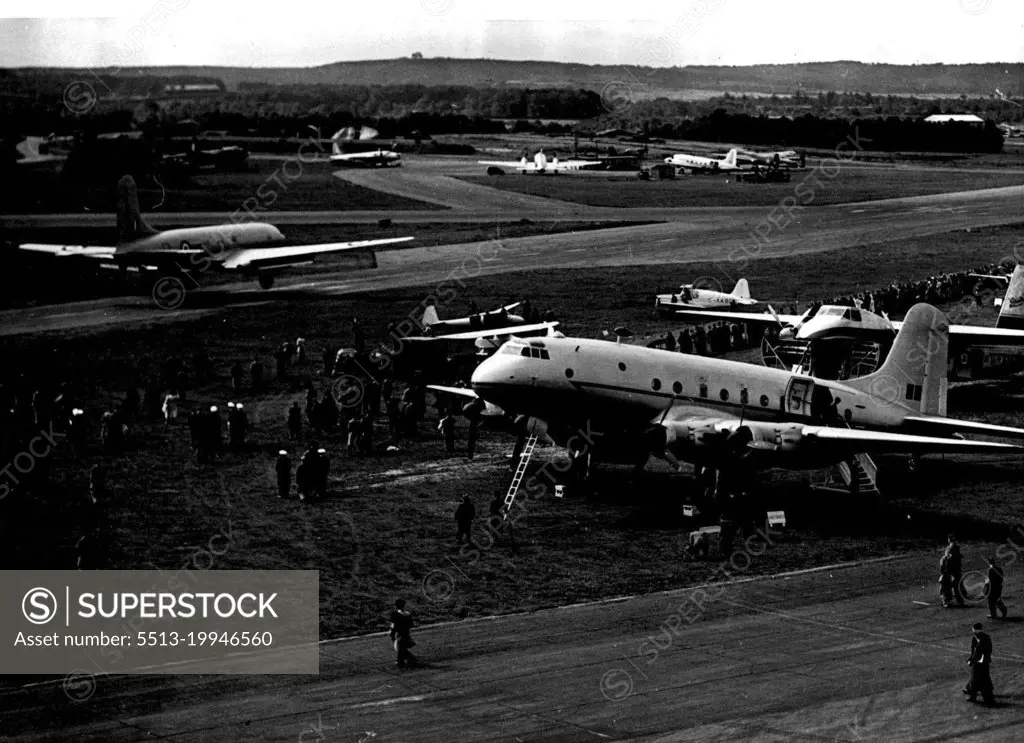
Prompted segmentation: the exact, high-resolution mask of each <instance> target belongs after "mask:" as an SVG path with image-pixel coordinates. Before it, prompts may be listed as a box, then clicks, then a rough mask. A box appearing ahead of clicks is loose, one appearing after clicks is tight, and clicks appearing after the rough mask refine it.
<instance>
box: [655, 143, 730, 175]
mask: <svg viewBox="0 0 1024 743" xmlns="http://www.w3.org/2000/svg"><path fill="white" fill-rule="evenodd" d="M738 155H739V151H738V150H736V149H735V148H734V149H731V150H729V151H728V152H727V153H726V155H725V157H723V158H722V159H721V160H719V159H718V158H714V157H702V156H701V155H690V154H688V153H685V152H680V153H677V154H675V155H672V156H671V157H666V158H665V163H666V164H667V165H674V166H675V167H676V168H677V169H679V170H681V171H683V172H685V173H726V172H731V171H734V170H742V168H741V167H740V165H739V163H738V162H737V160H736V158H737V157H738Z"/></svg>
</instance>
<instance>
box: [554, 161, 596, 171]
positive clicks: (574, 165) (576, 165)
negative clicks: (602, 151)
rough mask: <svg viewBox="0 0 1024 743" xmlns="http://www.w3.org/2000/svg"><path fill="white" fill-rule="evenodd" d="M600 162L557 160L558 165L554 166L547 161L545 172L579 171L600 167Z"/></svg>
mask: <svg viewBox="0 0 1024 743" xmlns="http://www.w3.org/2000/svg"><path fill="white" fill-rule="evenodd" d="M600 164H601V161H600V160H565V161H562V160H559V161H558V165H555V164H554V163H553V162H551V161H550V160H549V161H548V165H547V168H546V169H547V170H579V169H580V168H585V167H587V166H589V165H600Z"/></svg>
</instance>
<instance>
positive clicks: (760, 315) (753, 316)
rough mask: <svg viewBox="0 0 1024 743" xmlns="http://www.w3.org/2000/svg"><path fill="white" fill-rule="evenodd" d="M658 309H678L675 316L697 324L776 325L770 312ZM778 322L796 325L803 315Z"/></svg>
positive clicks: (667, 304)
mask: <svg viewBox="0 0 1024 743" xmlns="http://www.w3.org/2000/svg"><path fill="white" fill-rule="evenodd" d="M658 306H659V307H668V308H671V307H678V308H679V309H677V310H676V311H675V314H676V315H678V316H679V317H682V318H685V319H687V320H694V321H697V322H700V321H706V322H711V321H712V320H732V321H733V322H737V321H739V322H752V323H762V324H764V325H778V324H779V323H778V322H777V321H776V319H775V317H774V316H772V314H771V313H770V312H718V311H717V310H698V309H686V306H685V305H680V304H674V303H669V302H663V303H662V304H660V305H658ZM778 319H779V321H781V322H782V323H783V324H784V325H796V324H797V323H798V322H800V321H801V320H802V319H803V315H779V316H778Z"/></svg>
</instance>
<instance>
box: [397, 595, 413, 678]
mask: <svg viewBox="0 0 1024 743" xmlns="http://www.w3.org/2000/svg"><path fill="white" fill-rule="evenodd" d="M391 644H392V646H393V647H394V648H395V652H396V653H397V654H398V658H397V663H398V667H399V668H405V666H406V665H410V666H415V665H417V661H416V657H415V656H414V655H413V654H412V653H410V652H409V648H414V647H416V641H415V640H413V639H412V614H410V613H409V612H408V611H406V609H405V599H396V600H395V610H394V611H393V612H391Z"/></svg>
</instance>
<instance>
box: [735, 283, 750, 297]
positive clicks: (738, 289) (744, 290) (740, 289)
mask: <svg viewBox="0 0 1024 743" xmlns="http://www.w3.org/2000/svg"><path fill="white" fill-rule="evenodd" d="M732 296H734V297H736V298H737V299H750V285H749V284H748V283H747V280H746V279H740V280H739V281H737V282H736V286H735V288H733V290H732Z"/></svg>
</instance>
